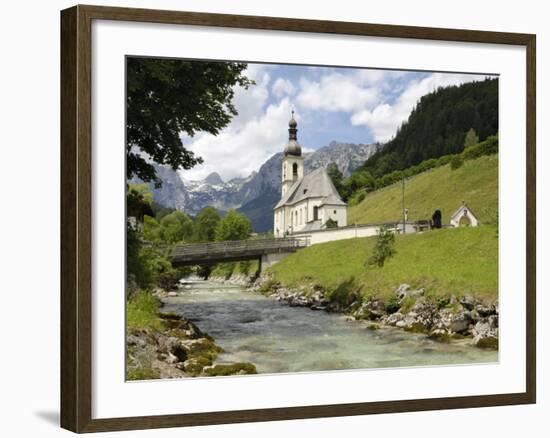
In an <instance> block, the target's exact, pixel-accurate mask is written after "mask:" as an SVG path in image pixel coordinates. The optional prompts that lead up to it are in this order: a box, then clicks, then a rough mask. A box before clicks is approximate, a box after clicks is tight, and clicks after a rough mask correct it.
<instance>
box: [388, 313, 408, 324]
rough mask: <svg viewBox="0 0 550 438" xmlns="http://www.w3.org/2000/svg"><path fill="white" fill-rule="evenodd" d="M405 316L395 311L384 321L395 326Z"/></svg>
mask: <svg viewBox="0 0 550 438" xmlns="http://www.w3.org/2000/svg"><path fill="white" fill-rule="evenodd" d="M403 318H405V316H404V315H403V314H402V313H401V312H395V313H392V314H391V315H388V316H387V317H386V319H385V320H384V323H385V324H387V325H391V326H395V325H396V324H397V323H398V322H399V321H402V320H403Z"/></svg>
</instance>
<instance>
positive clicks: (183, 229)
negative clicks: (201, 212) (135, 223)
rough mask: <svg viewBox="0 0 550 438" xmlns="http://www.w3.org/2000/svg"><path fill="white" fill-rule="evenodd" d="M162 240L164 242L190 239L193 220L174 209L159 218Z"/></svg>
mask: <svg viewBox="0 0 550 438" xmlns="http://www.w3.org/2000/svg"><path fill="white" fill-rule="evenodd" d="M160 226H161V227H162V240H163V241H164V242H166V243H178V242H183V241H190V240H191V237H192V235H193V221H192V220H191V218H190V217H189V216H187V215H186V214H185V213H184V212H183V211H179V210H176V211H174V212H172V213H170V214H168V215H166V216H164V217H163V218H162V219H161V220H160Z"/></svg>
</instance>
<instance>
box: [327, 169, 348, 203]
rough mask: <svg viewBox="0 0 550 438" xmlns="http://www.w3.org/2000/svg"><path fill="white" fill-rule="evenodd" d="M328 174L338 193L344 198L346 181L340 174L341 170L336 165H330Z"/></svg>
mask: <svg viewBox="0 0 550 438" xmlns="http://www.w3.org/2000/svg"><path fill="white" fill-rule="evenodd" d="M327 173H328V176H329V177H330V180H331V181H332V184H334V187H335V188H336V190H337V191H338V193H340V196H342V189H343V186H342V182H343V180H344V175H343V174H342V172H340V169H338V165H337V164H336V163H330V164H329V165H328V166H327Z"/></svg>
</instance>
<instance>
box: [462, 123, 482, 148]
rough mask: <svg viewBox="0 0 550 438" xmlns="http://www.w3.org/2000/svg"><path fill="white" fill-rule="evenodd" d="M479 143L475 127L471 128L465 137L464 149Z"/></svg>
mask: <svg viewBox="0 0 550 438" xmlns="http://www.w3.org/2000/svg"><path fill="white" fill-rule="evenodd" d="M478 143H479V137H478V136H477V134H476V131H475V130H474V128H470V130H469V131H468V132H467V133H466V137H465V138H464V149H466V148H467V147H470V146H473V145H475V144H478Z"/></svg>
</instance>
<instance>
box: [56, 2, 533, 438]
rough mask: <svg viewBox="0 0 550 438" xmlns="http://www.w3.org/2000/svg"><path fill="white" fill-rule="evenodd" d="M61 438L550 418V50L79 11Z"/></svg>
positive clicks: (67, 112) (394, 33)
mask: <svg viewBox="0 0 550 438" xmlns="http://www.w3.org/2000/svg"><path fill="white" fill-rule="evenodd" d="M61 49H62V51H61V52H62V57H61V116H62V117H61V119H62V127H61V128H62V129H61V168H62V174H61V209H62V211H61V216H62V223H61V235H62V236H61V237H62V238H61V256H62V260H61V262H62V263H61V265H62V272H61V276H62V287H61V364H62V365H61V366H62V369H61V423H62V424H61V425H62V427H64V428H67V429H69V430H72V431H75V432H94V431H108V430H123V429H144V428H160V427H175V426H190V425H206V424H221V423H235V422H252V421H270V420H283V419H298V418H315V417H326V416H346V415H363V414H374V413H391V412H405V411H419V410H434V409H454V408H468V407H482V406H497V405H510V404H526V403H534V402H535V400H536V396H535V382H536V369H535V362H536V360H535V359H536V356H535V344H536V338H535V326H536V324H535V308H536V307H535V36H534V35H527V34H514V33H501V32H485V31H472V30H455V29H436V28H420V27H408V26H395V25H391V26H390V25H379V24H376V25H375V24H364V23H345V22H330V21H313V20H297V19H283V18H273V17H253V16H233V15H221V14H205V13H192V12H173V11H156V10H142V9H124V8H109V7H96V6H75V7H73V8H70V9H67V10H64V11H62V13H61Z"/></svg>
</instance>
